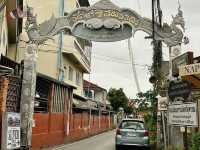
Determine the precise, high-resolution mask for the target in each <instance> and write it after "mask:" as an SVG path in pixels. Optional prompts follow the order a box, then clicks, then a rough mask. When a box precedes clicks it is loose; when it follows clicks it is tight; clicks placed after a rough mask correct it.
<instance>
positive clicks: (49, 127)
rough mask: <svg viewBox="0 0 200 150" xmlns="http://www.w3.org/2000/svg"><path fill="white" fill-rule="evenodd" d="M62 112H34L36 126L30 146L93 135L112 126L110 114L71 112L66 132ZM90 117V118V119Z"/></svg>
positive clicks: (64, 141)
mask: <svg viewBox="0 0 200 150" xmlns="http://www.w3.org/2000/svg"><path fill="white" fill-rule="evenodd" d="M64 117H65V116H64V114H63V113H46V114H45V113H44V114H42V113H35V115H34V119H35V124H36V126H35V127H34V128H33V136H32V137H33V140H32V142H33V143H32V144H33V145H32V146H33V147H32V148H33V149H40V148H43V147H49V146H54V145H59V144H64V143H69V142H72V141H76V140H80V139H82V138H86V137H89V136H91V135H95V134H98V133H101V132H104V131H106V130H109V129H111V128H112V124H113V119H112V116H109V115H108V114H107V115H101V116H100V119H99V116H98V115H96V114H92V115H91V116H90V114H89V112H85V111H83V112H79V113H72V114H71V115H70V119H69V120H70V130H69V133H68V134H67V132H66V126H65V124H66V123H65V118H64ZM90 119H91V120H90Z"/></svg>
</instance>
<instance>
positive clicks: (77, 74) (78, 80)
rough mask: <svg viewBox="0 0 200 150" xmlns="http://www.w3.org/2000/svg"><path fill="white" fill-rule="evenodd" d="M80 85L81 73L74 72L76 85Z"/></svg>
mask: <svg viewBox="0 0 200 150" xmlns="http://www.w3.org/2000/svg"><path fill="white" fill-rule="evenodd" d="M80 84H81V73H80V72H76V85H80Z"/></svg>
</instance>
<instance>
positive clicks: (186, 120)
mask: <svg viewBox="0 0 200 150" xmlns="http://www.w3.org/2000/svg"><path fill="white" fill-rule="evenodd" d="M197 112H198V111H197V104H196V103H188V104H179V105H169V107H168V119H169V124H170V125H177V126H192V127H197V126H198V114H197Z"/></svg>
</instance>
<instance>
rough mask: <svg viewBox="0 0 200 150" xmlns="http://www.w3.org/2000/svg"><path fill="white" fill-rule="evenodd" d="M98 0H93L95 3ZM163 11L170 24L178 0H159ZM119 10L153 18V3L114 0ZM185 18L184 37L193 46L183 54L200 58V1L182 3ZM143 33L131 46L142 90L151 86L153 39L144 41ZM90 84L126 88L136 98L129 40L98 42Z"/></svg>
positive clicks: (138, 35) (193, 0) (91, 1)
mask: <svg viewBox="0 0 200 150" xmlns="http://www.w3.org/2000/svg"><path fill="white" fill-rule="evenodd" d="M97 1H98V0H90V4H91V5H92V4H94V3H95V2H97ZM160 1H161V7H162V10H163V19H164V22H168V23H169V24H170V23H171V16H172V15H176V14H177V8H178V1H177V0H160ZM112 2H113V3H115V4H116V5H118V6H120V7H125V8H131V9H133V10H135V11H137V12H138V13H140V14H141V15H142V16H144V17H149V18H151V0H112ZM180 2H181V5H182V10H183V13H184V14H183V15H184V18H185V21H186V32H185V34H186V35H187V36H188V37H189V39H190V43H189V44H188V45H186V46H182V53H184V52H186V51H188V50H192V51H194V55H195V56H199V55H200V51H199V48H200V0H180ZM145 36H146V34H145V33H143V32H137V33H136V34H135V37H134V39H133V38H132V39H131V41H132V45H133V51H134V57H135V63H136V64H138V65H136V69H137V74H138V79H139V84H140V87H141V90H142V91H146V90H148V89H150V88H151V87H152V85H151V84H150V83H149V82H148V80H149V77H150V73H149V71H148V67H146V66H145V65H151V64H152V54H153V51H152V46H151V45H150V42H151V41H150V40H145V39H144V37H145ZM163 57H164V59H165V60H167V59H168V49H167V48H166V46H164V50H163ZM91 70H92V71H91V75H90V81H92V82H94V83H96V84H98V85H100V86H102V87H104V88H106V89H109V88H110V87H113V88H123V89H124V91H125V93H126V95H127V96H128V97H131V98H134V97H135V95H136V93H137V89H136V84H135V81H134V78H133V74H132V70H131V64H130V60H129V55H128V46H127V41H120V42H114V43H95V42H93V48H92V66H91ZM85 79H87V80H88V79H89V76H85Z"/></svg>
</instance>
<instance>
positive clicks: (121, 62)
mask: <svg viewBox="0 0 200 150" xmlns="http://www.w3.org/2000/svg"><path fill="white" fill-rule="evenodd" d="M93 57H94V58H96V59H98V60H102V61H108V62H112V63H113V62H115V63H120V64H127V65H130V64H131V62H123V61H116V60H112V59H105V58H101V57H98V56H95V55H93ZM134 65H136V66H140V67H149V65H147V64H137V63H134Z"/></svg>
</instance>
